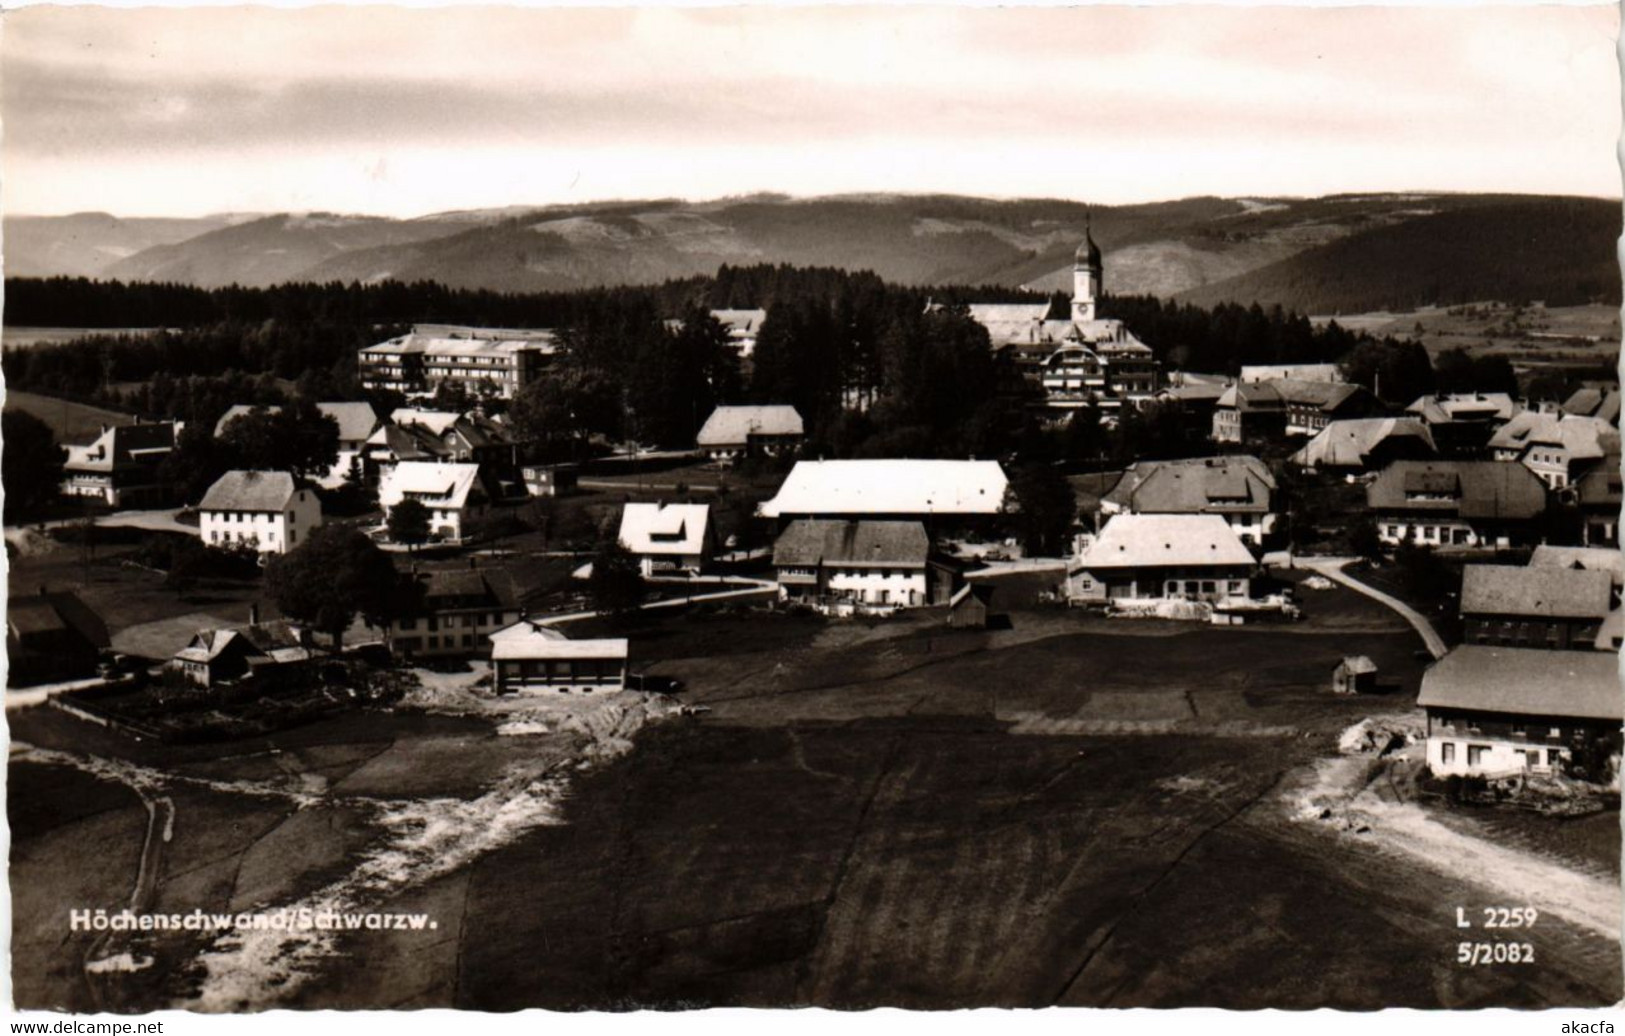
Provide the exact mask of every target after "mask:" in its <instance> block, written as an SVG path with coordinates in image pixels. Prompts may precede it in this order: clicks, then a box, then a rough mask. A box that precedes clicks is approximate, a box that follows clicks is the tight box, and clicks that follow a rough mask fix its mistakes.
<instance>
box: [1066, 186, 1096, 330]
mask: <svg viewBox="0 0 1625 1036" xmlns="http://www.w3.org/2000/svg"><path fill="white" fill-rule="evenodd" d="M1093 230H1094V218H1093V215H1092V214H1091V213H1088V212H1085V214H1084V217H1083V243H1082V244H1080V245H1079V246H1078V251H1077V253H1076V255H1075V256H1074V258H1073V263H1072V319H1073V320H1093V319H1095V303H1096V301H1097V300H1098V299H1099V298H1100V286H1101V281H1102V279H1103V268H1102V265H1101V256H1100V246H1099V245H1097V244H1095V236H1094V233H1093Z"/></svg>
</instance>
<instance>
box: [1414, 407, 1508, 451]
mask: <svg viewBox="0 0 1625 1036" xmlns="http://www.w3.org/2000/svg"><path fill="white" fill-rule="evenodd" d="M1405 412H1406V413H1407V414H1411V415H1414V416H1415V417H1417V418H1419V419H1420V420H1421V421H1422V422H1423V423H1424V424H1426V425H1427V427H1428V431H1429V433H1430V434H1431V435H1432V436H1433V443H1434V445H1435V446H1436V447H1438V450H1439V453H1440V454H1441V455H1442V456H1446V457H1477V456H1479V455H1481V454H1482V453H1483V452H1484V448H1485V446H1486V445H1487V444H1488V443H1489V441H1490V436H1491V435H1493V434H1495V430H1496V429H1497V428H1499V427H1500V426H1501V425H1503V424H1505V423H1506V422H1508V421H1510V420H1512V418H1513V417H1515V416H1517V415H1518V414H1520V413H1522V412H1523V406H1522V405H1521V404H1520V403H1519V402H1518V401H1517V400H1515V399H1513V398H1512V397H1511V396H1509V395H1508V394H1506V393H1505V392H1440V393H1436V394H1434V395H1430V396H1421V397H1419V398H1417V399H1416V400H1415V401H1414V402H1413V403H1411V405H1410V406H1408V407H1406V408H1405Z"/></svg>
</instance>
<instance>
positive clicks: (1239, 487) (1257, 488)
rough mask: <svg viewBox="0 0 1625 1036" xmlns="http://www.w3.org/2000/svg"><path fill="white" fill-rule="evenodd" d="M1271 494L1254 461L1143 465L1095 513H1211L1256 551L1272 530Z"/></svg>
mask: <svg viewBox="0 0 1625 1036" xmlns="http://www.w3.org/2000/svg"><path fill="white" fill-rule="evenodd" d="M1275 493H1276V485H1275V475H1274V474H1273V473H1272V472H1271V471H1270V469H1269V465H1267V464H1265V463H1264V462H1263V461H1261V460H1259V459H1258V458H1257V457H1251V456H1246V455H1237V456H1231V457H1195V458H1191V459H1187V460H1142V461H1136V462H1134V463H1133V464H1130V465H1129V466H1128V467H1127V468H1126V469H1125V470H1124V471H1123V477H1122V478H1120V479H1119V480H1118V482H1117V485H1115V486H1113V487H1112V489H1111V491H1110V492H1108V493H1107V494H1106V495H1105V496H1103V497H1101V499H1100V513H1101V515H1102V516H1104V517H1109V516H1111V515H1115V514H1216V515H1218V516H1220V517H1221V518H1223V519H1224V520H1225V521H1226V522H1228V523H1229V524H1230V528H1231V529H1232V530H1233V531H1234V532H1235V534H1236V535H1237V536H1238V537H1240V539H1241V540H1242V542H1244V543H1250V544H1252V545H1254V546H1258V545H1260V544H1262V543H1263V542H1264V538H1265V537H1266V536H1268V535H1270V534H1271V533H1272V532H1274V531H1275V523H1276V520H1277V518H1278V515H1277V513H1276V509H1275Z"/></svg>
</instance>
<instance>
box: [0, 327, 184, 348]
mask: <svg viewBox="0 0 1625 1036" xmlns="http://www.w3.org/2000/svg"><path fill="white" fill-rule="evenodd" d="M156 330H158V328H156V327H11V326H7V327H6V328H5V329H4V331H3V332H0V341H3V342H4V346H5V348H7V349H26V348H28V347H30V346H35V345H61V344H62V343H63V342H71V341H73V340H74V339H76V338H114V337H117V336H118V335H145V334H151V333H152V332H154V331H156Z"/></svg>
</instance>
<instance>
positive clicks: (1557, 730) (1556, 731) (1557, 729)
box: [1546, 727, 1563, 738]
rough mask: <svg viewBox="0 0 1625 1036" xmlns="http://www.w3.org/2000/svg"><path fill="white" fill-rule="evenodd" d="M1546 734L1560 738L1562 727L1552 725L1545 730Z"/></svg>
mask: <svg viewBox="0 0 1625 1036" xmlns="http://www.w3.org/2000/svg"><path fill="white" fill-rule="evenodd" d="M1546 736H1547V737H1555V738H1562V736H1563V728H1562V727H1552V728H1551V729H1550V730H1548V731H1547V732H1546Z"/></svg>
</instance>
